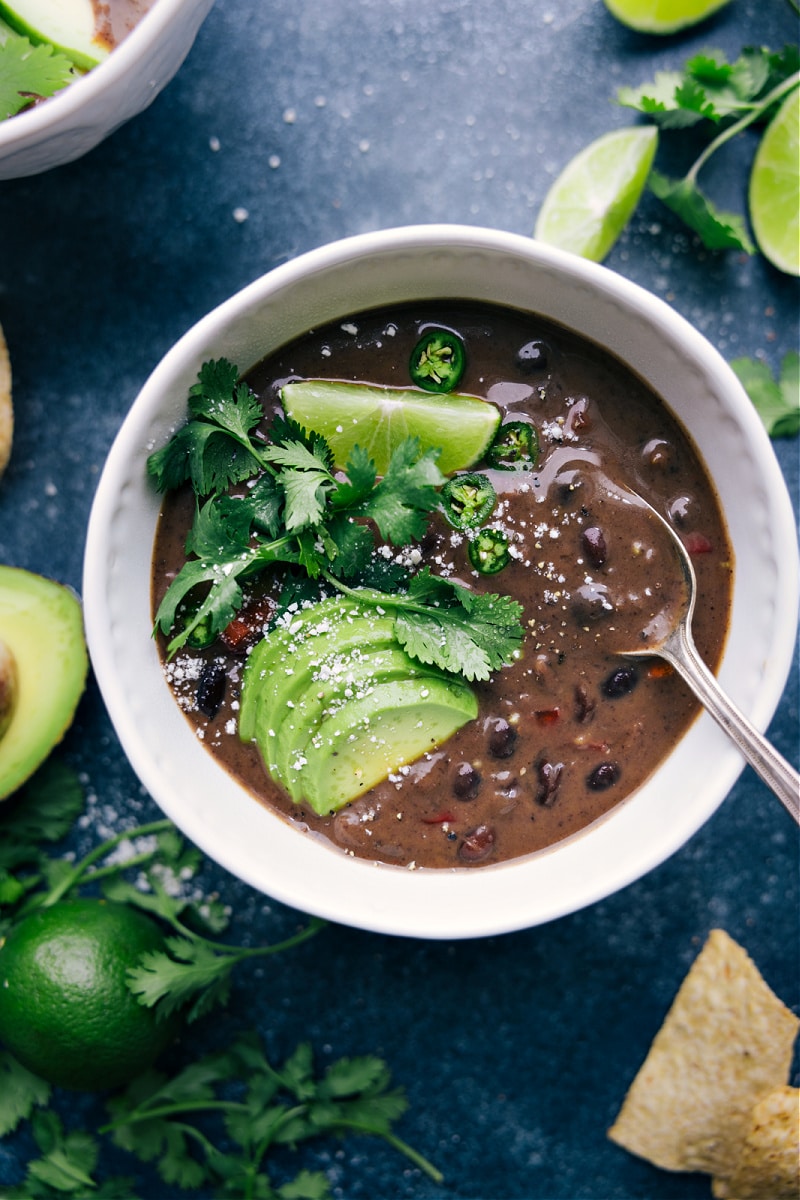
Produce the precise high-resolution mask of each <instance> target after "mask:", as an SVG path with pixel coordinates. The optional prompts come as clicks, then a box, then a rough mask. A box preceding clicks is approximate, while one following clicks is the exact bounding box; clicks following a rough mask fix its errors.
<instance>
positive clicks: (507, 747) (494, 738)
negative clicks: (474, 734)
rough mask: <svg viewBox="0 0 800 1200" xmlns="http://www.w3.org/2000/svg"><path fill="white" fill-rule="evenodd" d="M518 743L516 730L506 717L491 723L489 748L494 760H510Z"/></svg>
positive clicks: (498, 718)
mask: <svg viewBox="0 0 800 1200" xmlns="http://www.w3.org/2000/svg"><path fill="white" fill-rule="evenodd" d="M516 741H517V733H516V730H515V729H513V728H512V727H511V726H510V725H509V723H508V721H506V719H505V718H504V717H497V718H495V719H494V720H493V721H491V722H490V723H489V739H488V747H489V753H490V754H491V755H492V756H493V757H494V758H510V757H511V755H512V754H513V753H514V746H515V744H516Z"/></svg>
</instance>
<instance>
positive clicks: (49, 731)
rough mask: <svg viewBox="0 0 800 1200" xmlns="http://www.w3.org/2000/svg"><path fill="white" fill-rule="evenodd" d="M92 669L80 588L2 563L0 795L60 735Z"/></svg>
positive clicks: (11, 789) (20, 780)
mask: <svg viewBox="0 0 800 1200" xmlns="http://www.w3.org/2000/svg"><path fill="white" fill-rule="evenodd" d="M88 669H89V656H88V654H87V651H86V640H85V638H84V633H83V613H82V610H81V605H80V601H79V600H78V598H77V596H76V595H75V593H74V592H72V591H71V590H70V589H69V588H67V587H64V586H63V585H62V584H60V583H56V582H54V581H53V580H52V579H46V578H44V576H42V575H35V574H33V573H32V572H30V571H23V570H22V569H21V568H18V567H5V566H0V800H3V799H5V798H6V797H7V796H10V795H11V793H12V792H15V791H16V790H17V788H19V787H20V786H21V785H22V784H23V783H24V782H25V780H26V779H28V778H29V777H30V776H31V775H32V774H33V772H34V771H35V770H36V769H37V767H39V766H41V764H42V763H43V762H44V760H45V759H46V758H47V756H48V755H49V753H50V751H51V750H52V749H53V747H54V746H56V745H57V744H58V742H60V741H61V739H62V737H63V736H64V734H65V733H66V731H67V729H68V728H69V726H70V725H71V724H72V719H73V717H74V715H75V710H76V708H77V706H78V701H79V700H80V698H81V696H82V694H83V691H84V688H85V687H86V677H87V673H88Z"/></svg>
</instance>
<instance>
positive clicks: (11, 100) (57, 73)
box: [0, 34, 76, 121]
mask: <svg viewBox="0 0 800 1200" xmlns="http://www.w3.org/2000/svg"><path fill="white" fill-rule="evenodd" d="M75 78H76V74H75V72H74V70H73V66H72V63H71V62H70V60H69V59H68V58H67V57H66V55H64V54H58V53H57V52H56V51H55V50H54V48H53V47H52V46H49V45H40V46H34V45H32V44H31V42H29V41H28V39H27V38H25V37H18V36H16V35H15V34H11V35H10V36H9V37H8V38H7V39H6V40H5V41H2V40H0V121H3V120H5V119H6V117H13V116H14V115H15V114H16V113H18V112H21V111H22V109H24V108H27V107H28V106H29V105H30V104H31V103H32V101H33V100H34V99H35V98H36V97H39V96H41V97H48V96H52V95H54V94H55V93H56V92H57V91H60V89H61V88H63V87H66V86H67V84H69V83H72V81H73V80H74V79H75Z"/></svg>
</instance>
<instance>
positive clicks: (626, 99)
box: [617, 46, 798, 129]
mask: <svg viewBox="0 0 800 1200" xmlns="http://www.w3.org/2000/svg"><path fill="white" fill-rule="evenodd" d="M797 60H798V54H797V50H796V48H795V47H789V46H787V47H785V49H784V51H782V52H781V53H779V54H773V53H772V52H771V51H770V50H768V49H767V48H766V47H764V46H758V47H746V48H745V49H744V50H743V51H742V53H741V54H740V55H739V57H738V58H737V59H736V60H735V61H734V62H733V63H729V62H728V61H727V59H726V58H725V55H724V54H723V53H722V52H721V51H718V50H717V51H715V50H709V51H705V52H704V53H702V54H697V55H694V56H693V57H692V58H689V59H687V61H686V62H685V64H684V66H683V68H682V70H680V71H658V72H656V75H655V77H654V78H653V80H652V81H650V82H649V83H645V84H640V85H639V86H638V87H621V88H619V89H618V90H617V102H618V103H619V104H621V105H623V106H624V107H627V108H633V109H635V110H636V111H638V112H642V113H646V114H647V115H648V116H652V117H653V119H654V120H655V121H656V123H657V124H658V125H660V126H661V127H662V128H663V129H683V128H686V127H688V126H691V125H695V124H697V123H698V122H699V121H710V122H712V123H714V124H719V123H721V122H723V121H725V120H726V119H727V118H731V117H733V118H735V117H739V116H742V115H743V114H745V113H747V112H750V111H752V110H753V109H754V108H755V107H758V106H759V104H760V101H761V100H762V99H763V97H764V96H765V95H766V94H767V93H768V92H770V91H772V89H773V88H775V87H778V86H779V85H780V84H781V83H783V82H784V81H785V80H787V79H788V78H789V77H790V76H791V75H793V74H794V73H795V72H796V71H797V69H798V62H797ZM758 119H766V116H765V114H758Z"/></svg>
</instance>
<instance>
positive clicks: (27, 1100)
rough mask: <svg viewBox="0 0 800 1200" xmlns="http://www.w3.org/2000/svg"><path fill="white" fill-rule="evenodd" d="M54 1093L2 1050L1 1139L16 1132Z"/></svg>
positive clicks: (0, 1073) (0, 1066) (0, 1072)
mask: <svg viewBox="0 0 800 1200" xmlns="http://www.w3.org/2000/svg"><path fill="white" fill-rule="evenodd" d="M51 1092H52V1088H51V1086H50V1084H49V1083H46V1082H45V1081H44V1079H40V1078H39V1076H38V1075H33V1074H32V1073H31V1072H30V1071H28V1070H27V1069H26V1068H25V1067H23V1066H22V1064H21V1063H18V1062H17V1060H16V1059H15V1058H13V1057H12V1056H11V1055H10V1054H9V1053H8V1052H7V1051H5V1050H0V1138H2V1137H5V1136H6V1134H7V1133H11V1132H13V1130H15V1129H16V1127H17V1125H19V1123H20V1121H24V1120H26V1119H27V1118H28V1117H29V1116H30V1115H31V1113H32V1112H33V1110H34V1108H37V1107H43V1106H44V1105H46V1104H48V1103H49V1100H50V1095H51Z"/></svg>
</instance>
